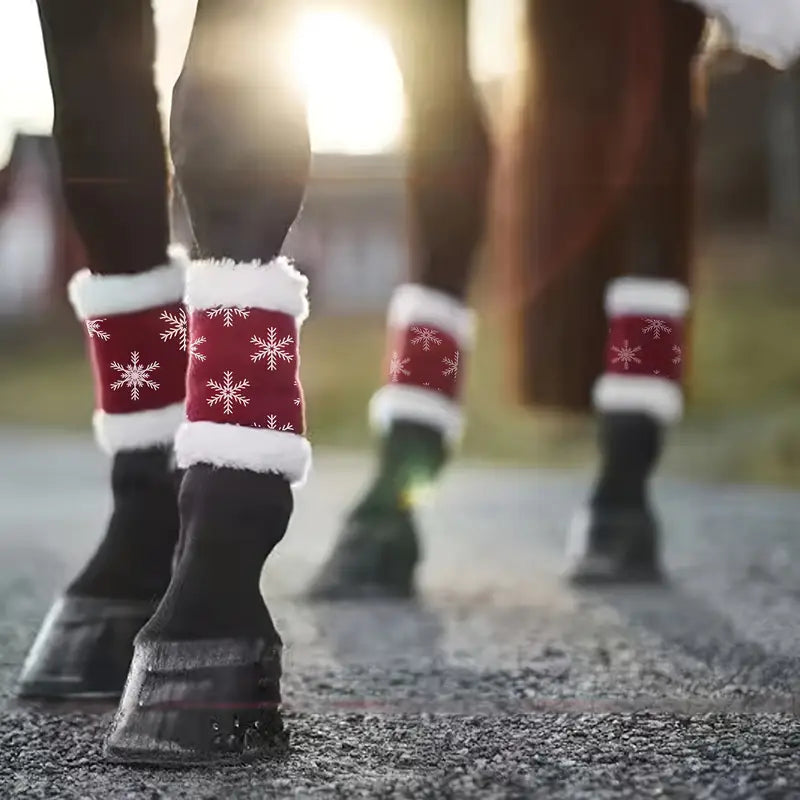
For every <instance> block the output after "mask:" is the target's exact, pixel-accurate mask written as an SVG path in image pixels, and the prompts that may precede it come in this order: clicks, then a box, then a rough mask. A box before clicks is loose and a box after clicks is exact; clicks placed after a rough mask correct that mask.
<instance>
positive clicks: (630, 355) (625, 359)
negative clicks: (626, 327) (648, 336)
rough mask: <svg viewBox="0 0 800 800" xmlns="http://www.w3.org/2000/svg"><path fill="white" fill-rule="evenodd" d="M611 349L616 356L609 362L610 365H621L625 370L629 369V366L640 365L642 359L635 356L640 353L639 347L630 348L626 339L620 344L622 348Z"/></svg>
mask: <svg viewBox="0 0 800 800" xmlns="http://www.w3.org/2000/svg"><path fill="white" fill-rule="evenodd" d="M611 349H612V350H613V351H614V352H615V353H616V354H617V357H616V358H615V359H614V360H613V361H612V362H611V363H612V364H619V363H620V362H622V365H623V367H624V368H625V369H630V367H631V364H641V363H642V359H641V358H639V357H638V356H637V355H636V354H637V353H638V352H640V351H641V349H642V348H641V347H631V346H630V343H629V342H628V340H627V339H625V341H624V342H623V343H622V347H616V346H615V345H611Z"/></svg>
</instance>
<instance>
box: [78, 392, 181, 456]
mask: <svg viewBox="0 0 800 800" xmlns="http://www.w3.org/2000/svg"><path fill="white" fill-rule="evenodd" d="M185 418H186V411H185V407H184V404H183V403H174V404H173V405H171V406H165V407H164V408H156V409H153V410H152V411H134V412H132V413H131V414H109V413H108V412H106V411H95V412H94V419H93V423H94V435H95V439H96V440H97V443H98V444H99V445H100V448H101V449H102V450H103V451H104V452H106V453H108V454H109V455H114V453H118V452H120V451H121V450H143V449H145V448H147V447H156V446H158V445H162V444H163V445H167V444H170V445H171V444H172V443H173V441H174V440H175V434H176V433H177V431H178V428H179V427H180V425H181V423H182V422H183V420H184V419H185Z"/></svg>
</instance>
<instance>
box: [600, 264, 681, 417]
mask: <svg viewBox="0 0 800 800" xmlns="http://www.w3.org/2000/svg"><path fill="white" fill-rule="evenodd" d="M688 307H689V291H688V289H687V288H686V287H685V286H682V285H681V284H679V283H677V282H675V281H667V280H659V279H656V278H638V277H636V278H634V277H628V278H619V279H617V280H615V281H613V282H612V283H611V284H610V285H609V288H608V291H607V293H606V313H607V315H608V320H609V333H608V339H607V342H606V368H605V373H604V374H603V375H602V376H601V377H600V378H599V380H598V381H597V383H596V384H595V388H594V394H593V399H594V405H595V408H596V409H597V411H600V412H622V411H628V412H641V413H645V414H650V415H651V416H653V417H654V418H655V419H656V420H658V421H659V422H661V423H672V422H675V421H677V420H678V419H680V417H681V416H682V413H683V395H682V390H681V377H682V368H683V361H684V357H685V353H684V348H685V344H684V339H683V329H684V318H685V316H686V313H687V311H688Z"/></svg>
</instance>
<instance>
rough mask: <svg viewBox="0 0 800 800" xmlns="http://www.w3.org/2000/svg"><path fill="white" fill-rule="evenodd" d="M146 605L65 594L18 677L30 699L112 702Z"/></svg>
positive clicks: (148, 610)
mask: <svg viewBox="0 0 800 800" xmlns="http://www.w3.org/2000/svg"><path fill="white" fill-rule="evenodd" d="M154 610H155V606H154V605H153V604H152V603H149V602H137V601H132V600H127V601H126V600H110V599H102V598H95V597H73V596H70V595H64V596H63V597H61V598H59V599H58V600H57V601H56V602H55V603H54V604H53V606H52V607H51V609H50V611H49V613H48V614H47V617H46V618H45V620H44V622H43V623H42V627H41V628H40V630H39V634H38V636H37V637H36V641H35V642H34V644H33V647H31V650H30V652H29V653H28V657H27V659H26V660H25V664H24V666H23V668H22V673H21V675H20V679H19V684H18V690H17V694H18V696H19V697H20V698H23V699H31V700H116V699H117V698H119V696H120V694H121V693H122V689H123V687H124V685H125V678H126V676H127V674H128V668H129V666H130V663H131V657H132V656H133V640H134V638H135V636H136V634H137V633H138V632H139V630H140V628H142V627H143V626H144V624H145V623H146V622H147V620H148V619H149V618H150V616H151V615H152V614H153V611H154Z"/></svg>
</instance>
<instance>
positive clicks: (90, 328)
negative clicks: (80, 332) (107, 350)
mask: <svg viewBox="0 0 800 800" xmlns="http://www.w3.org/2000/svg"><path fill="white" fill-rule="evenodd" d="M105 321H106V320H105V318H103V319H87V320H86V333H87V334H88V335H89V338H90V339H94V338H95V337H97V338H98V339H102V340H103V341H104V342H107V341H108V340H109V339H110V338H111V334H110V333H106V332H105V331H104V330H101V329H100V325H101V323H103V322H105Z"/></svg>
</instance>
